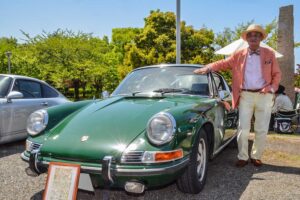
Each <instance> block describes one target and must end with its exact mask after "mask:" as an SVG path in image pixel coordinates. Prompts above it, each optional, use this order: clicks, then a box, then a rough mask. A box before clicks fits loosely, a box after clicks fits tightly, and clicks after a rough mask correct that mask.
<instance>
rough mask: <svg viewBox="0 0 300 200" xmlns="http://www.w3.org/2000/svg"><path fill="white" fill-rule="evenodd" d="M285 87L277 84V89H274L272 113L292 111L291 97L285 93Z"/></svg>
mask: <svg viewBox="0 0 300 200" xmlns="http://www.w3.org/2000/svg"><path fill="white" fill-rule="evenodd" d="M284 91H285V87H284V86H283V85H279V87H278V90H277V91H276V93H275V94H276V98H275V103H274V106H273V108H272V113H277V112H280V113H283V114H284V113H290V112H291V111H292V112H294V111H293V103H292V101H291V99H290V98H289V97H288V96H287V95H286V94H285V92H284Z"/></svg>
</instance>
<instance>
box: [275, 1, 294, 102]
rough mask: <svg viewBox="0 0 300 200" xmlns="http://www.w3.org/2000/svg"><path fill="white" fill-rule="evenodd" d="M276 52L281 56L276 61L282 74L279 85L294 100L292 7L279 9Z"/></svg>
mask: <svg viewBox="0 0 300 200" xmlns="http://www.w3.org/2000/svg"><path fill="white" fill-rule="evenodd" d="M277 47H278V51H279V52H280V53H281V54H283V57H282V58H279V59H278V62H279V66H280V69H281V72H282V78H281V83H280V84H282V85H283V86H284V87H285V92H286V94H287V95H288V96H289V97H290V98H291V100H292V102H294V100H295V92H294V67H295V57H294V16H293V5H289V6H284V7H280V9H279V20H278V41H277Z"/></svg>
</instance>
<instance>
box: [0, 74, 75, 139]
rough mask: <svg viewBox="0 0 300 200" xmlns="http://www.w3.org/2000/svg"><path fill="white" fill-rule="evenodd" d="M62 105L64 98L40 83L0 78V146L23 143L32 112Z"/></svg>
mask: <svg viewBox="0 0 300 200" xmlns="http://www.w3.org/2000/svg"><path fill="white" fill-rule="evenodd" d="M66 102H69V100H68V99H67V98H66V97H64V96H63V95H62V94H61V93H60V92H58V91H57V90H56V89H54V88H53V87H51V86H50V85H49V84H47V83H46V82H44V81H41V80H38V79H35V78H30V77H26V76H19V75H7V74H0V144H3V143H7V142H11V141H15V140H21V139H25V138H26V137H27V131H26V124H27V118H28V117H29V115H30V114H31V113H32V112H34V111H36V110H39V109H42V108H46V107H50V106H54V105H58V104H62V103H66Z"/></svg>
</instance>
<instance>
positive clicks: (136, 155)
mask: <svg viewBox="0 0 300 200" xmlns="http://www.w3.org/2000/svg"><path fill="white" fill-rule="evenodd" d="M143 155H144V151H129V152H126V153H123V155H122V158H121V162H122V163H141V162H142V158H143Z"/></svg>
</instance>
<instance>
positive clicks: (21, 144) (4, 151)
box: [0, 140, 25, 158]
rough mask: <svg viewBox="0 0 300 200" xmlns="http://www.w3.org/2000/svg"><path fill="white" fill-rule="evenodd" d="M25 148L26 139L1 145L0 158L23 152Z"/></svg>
mask: <svg viewBox="0 0 300 200" xmlns="http://www.w3.org/2000/svg"><path fill="white" fill-rule="evenodd" d="M24 150H25V140H22V141H18V142H12V143H8V144H1V145H0V158H2V157H5V156H10V155H13V154H16V153H21V152H23V151H24Z"/></svg>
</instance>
